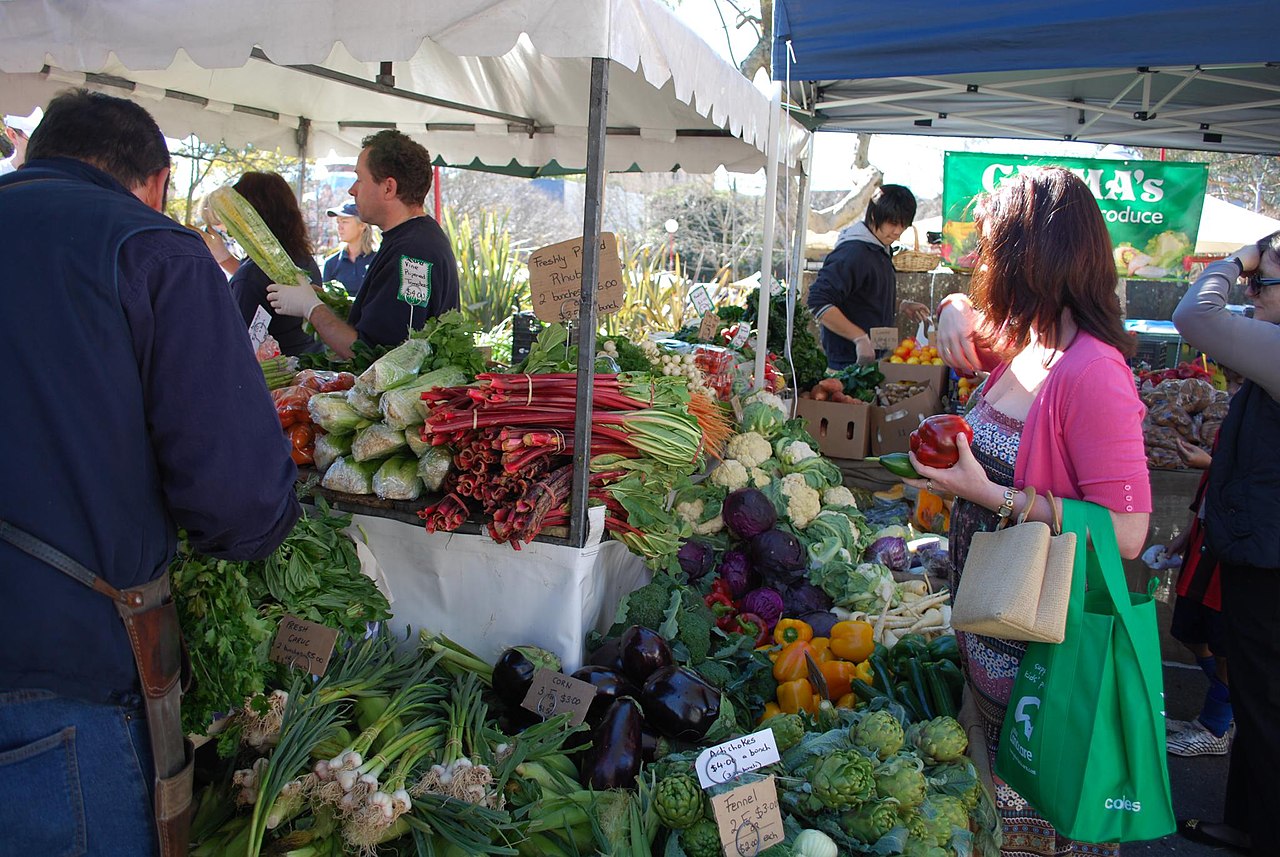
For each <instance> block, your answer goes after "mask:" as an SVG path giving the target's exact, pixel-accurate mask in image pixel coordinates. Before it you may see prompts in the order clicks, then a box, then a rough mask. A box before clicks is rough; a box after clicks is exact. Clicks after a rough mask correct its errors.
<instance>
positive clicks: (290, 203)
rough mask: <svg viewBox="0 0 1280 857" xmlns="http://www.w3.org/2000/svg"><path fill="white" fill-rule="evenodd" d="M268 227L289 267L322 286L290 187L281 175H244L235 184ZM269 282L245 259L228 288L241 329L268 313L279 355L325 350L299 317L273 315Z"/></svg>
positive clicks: (254, 173) (267, 278)
mask: <svg viewBox="0 0 1280 857" xmlns="http://www.w3.org/2000/svg"><path fill="white" fill-rule="evenodd" d="M233 187H235V189H236V192H237V193H239V194H240V195H241V196H243V197H244V198H245V199H246V200H247V201H248V203H249V204H250V205H252V206H253V208H254V210H255V211H257V212H258V214H259V215H260V216H261V217H262V221H263V222H264V223H265V224H267V228H268V229H270V230H271V234H272V235H274V236H275V237H276V240H277V241H279V242H280V246H281V247H283V248H284V250H285V252H286V253H288V254H289V258H291V259H293V263H294V264H295V265H297V266H298V267H299V268H301V269H302V270H304V271H306V272H307V276H308V277H310V278H311V282H312V283H315V284H317V285H318V284H319V283H320V267H319V266H318V265H317V264H316V260H315V259H314V258H312V256H311V239H310V238H308V237H307V225H306V223H305V222H304V221H303V220H302V211H301V210H300V209H299V208H298V200H297V199H296V198H295V197H294V195H293V188H291V187H289V183H288V182H287V181H285V180H284V178H283V177H281V176H280V174H279V173H259V172H252V173H245V174H244V175H242V176H241V177H240V180H239V181H237V182H236V183H235V185H233ZM270 283H271V278H270V277H269V276H267V273H266V272H265V271H263V270H262V269H261V268H259V267H258V266H257V265H256V264H254V263H253V261H252V260H251V259H246V260H245V261H244V263H243V264H242V265H241V266H240V268H239V269H238V270H237V271H236V273H235V275H234V276H233V277H232V278H231V281H230V282H229V283H228V285H229V286H230V287H231V296H232V297H233V298H234V299H235V301H236V305H237V306H239V307H240V314H241V315H242V316H244V323H245V325H246V326H247V325H249V323H250V322H252V321H253V316H254V314H255V313H256V312H257V311H258V308H259V307H261V308H262V309H264V310H266V311H267V312H269V313H271V325H270V326H269V327H268V328H267V332H268V333H270V334H271V336H272V337H273V338H274V339H275V341H276V342H278V343H279V344H280V351H281V353H283V354H286V355H288V356H290V357H293V356H295V355H298V354H308V353H310V352H314V351H322V350H324V346H323V345H322V344H321V343H320V342H318V341H316V340H315V339H313V338H312V337H311V336H308V335H307V333H306V332H305V331H303V329H302V319H300V318H292V317H290V316H287V315H277V314H276V313H275V311H274V310H273V309H272V308H271V304H270V303H268V302H267V286H268V285H269V284H270Z"/></svg>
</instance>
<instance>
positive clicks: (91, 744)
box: [0, 690, 156, 857]
mask: <svg viewBox="0 0 1280 857" xmlns="http://www.w3.org/2000/svg"><path fill="white" fill-rule="evenodd" d="M152 778H153V773H152V766H151V746H150V744H149V743H148V736H147V724H146V719H145V716H144V714H143V710H142V702H141V699H140V698H139V699H138V700H137V701H136V703H135V704H133V705H100V704H96V703H91V702H83V701H81V700H76V699H69V698H67V697H64V696H58V695H56V694H54V693H50V692H49V691H44V690H16V691H7V692H3V693H0V855H3V857H36V855H40V857H73V855H81V854H100V855H112V857H135V855H136V857H146V855H152V854H155V853H156V835H155V819H154V816H153V814H152V809H151V789H152V787H153V786H152Z"/></svg>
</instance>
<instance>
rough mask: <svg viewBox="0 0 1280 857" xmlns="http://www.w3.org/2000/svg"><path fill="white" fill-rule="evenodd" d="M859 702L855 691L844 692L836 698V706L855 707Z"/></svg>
mask: <svg viewBox="0 0 1280 857" xmlns="http://www.w3.org/2000/svg"><path fill="white" fill-rule="evenodd" d="M860 702H861V701H860V700H859V699H858V695H857V694H856V693H846V694H845V695H844V696H842V697H840V698H839V699H837V700H836V708H857V707H858V705H859V704H860Z"/></svg>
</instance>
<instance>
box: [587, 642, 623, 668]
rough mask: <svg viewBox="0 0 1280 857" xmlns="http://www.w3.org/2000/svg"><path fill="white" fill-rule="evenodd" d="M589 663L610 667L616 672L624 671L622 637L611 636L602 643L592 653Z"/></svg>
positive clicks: (588, 659)
mask: <svg viewBox="0 0 1280 857" xmlns="http://www.w3.org/2000/svg"><path fill="white" fill-rule="evenodd" d="M587 663H588V664H592V665H595V666H601V667H608V668H609V669H611V670H613V671H614V672H621V671H622V638H621V637H610V638H609V639H607V640H605V641H604V642H603V643H601V644H600V648H598V649H596V650H595V651H594V652H592V653H591V656H590V657H589V658H587Z"/></svg>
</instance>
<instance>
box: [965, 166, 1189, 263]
mask: <svg viewBox="0 0 1280 857" xmlns="http://www.w3.org/2000/svg"><path fill="white" fill-rule="evenodd" d="M1048 166H1057V167H1065V168H1066V169H1068V170H1070V171H1071V172H1073V173H1075V174H1076V175H1077V176H1079V177H1080V178H1081V179H1083V180H1084V183H1085V184H1086V185H1088V187H1089V190H1090V191H1092V192H1093V196H1094V198H1095V199H1097V200H1098V207H1099V208H1101V209H1102V215H1103V217H1104V218H1105V219H1106V221H1107V231H1109V232H1110V233H1111V244H1112V246H1113V247H1114V248H1115V250H1114V257H1115V262H1116V271H1117V272H1118V273H1119V274H1120V276H1122V277H1135V278H1138V279H1144V280H1158V279H1162V278H1165V277H1185V276H1186V268H1184V267H1183V259H1185V258H1186V257H1187V256H1189V255H1191V254H1192V253H1193V252H1195V246H1196V233H1197V232H1199V230H1200V211H1201V208H1202V207H1203V206H1204V192H1205V185H1206V182H1207V180H1208V175H1209V168H1208V166H1207V165H1205V164H1187V163H1171V162H1164V161H1119V160H1111V159H1106V158H1058V157H1038V156H1031V155H990V154H985V153H982V152H947V154H946V158H945V160H944V161H943V170H942V211H943V217H944V218H945V222H944V223H943V226H942V257H943V259H944V260H945V262H946V264H947V265H948V266H950V267H951V268H953V269H955V270H960V271H968V270H971V269H972V268H973V266H974V264H975V261H976V259H977V249H978V235H977V232H976V231H975V229H974V222H973V218H974V215H973V212H974V208H975V204H976V202H977V198H978V197H980V196H981V195H982V194H983V193H985V192H989V191H993V190H995V189H996V188H997V187H999V186H1000V184H1001V182H1003V181H1004V180H1005V179H1008V178H1011V177H1013V176H1015V175H1017V174H1018V172H1019V171H1020V170H1023V169H1026V168H1028V167H1048Z"/></svg>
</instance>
